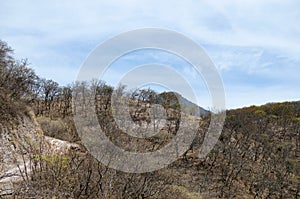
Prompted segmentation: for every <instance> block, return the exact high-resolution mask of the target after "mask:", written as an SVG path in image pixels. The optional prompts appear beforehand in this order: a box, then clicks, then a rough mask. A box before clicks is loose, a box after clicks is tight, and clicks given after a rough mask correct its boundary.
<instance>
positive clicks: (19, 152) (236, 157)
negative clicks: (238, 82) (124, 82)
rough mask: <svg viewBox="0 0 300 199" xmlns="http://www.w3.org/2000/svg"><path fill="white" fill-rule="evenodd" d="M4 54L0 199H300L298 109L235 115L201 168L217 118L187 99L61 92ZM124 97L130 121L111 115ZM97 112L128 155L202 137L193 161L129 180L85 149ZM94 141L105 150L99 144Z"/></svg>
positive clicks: (81, 87) (103, 90) (188, 156)
mask: <svg viewBox="0 0 300 199" xmlns="http://www.w3.org/2000/svg"><path fill="white" fill-rule="evenodd" d="M0 45H1V48H0V49H1V51H0V63H1V65H0V66H1V73H0V99H1V100H0V105H1V108H0V113H1V114H0V127H1V131H0V135H1V142H0V143H1V145H0V152H1V153H0V163H1V164H0V197H3V198H4V197H6V198H175V199H176V198H178V199H182V198H193V199H194V198H299V197H300V101H297V102H285V103H269V104H266V105H263V106H251V107H245V108H241V109H235V110H228V111H227V112H226V115H227V116H226V121H225V125H224V128H223V131H222V134H221V136H220V138H219V140H218V142H217V144H216V145H215V147H214V148H213V150H212V151H211V152H210V153H209V155H208V156H207V157H206V158H204V159H199V158H198V154H199V149H200V146H201V144H202V142H203V138H204V136H205V135H206V132H207V130H208V128H209V124H210V116H211V113H209V112H206V111H205V110H203V109H201V108H200V107H198V106H196V105H195V104H193V103H191V102H189V101H188V100H186V99H185V98H184V97H183V96H179V97H178V94H177V95H176V94H175V93H156V92H154V91H152V90H150V89H148V90H138V91H135V93H127V92H125V89H124V87H123V86H120V87H117V88H113V87H111V86H109V85H107V84H105V83H104V82H101V81H100V82H99V81H91V82H75V83H73V84H72V86H65V87H61V86H59V85H58V84H57V83H56V82H54V81H52V80H45V79H42V78H40V77H38V76H37V75H35V73H34V71H32V70H31V69H30V68H28V66H27V62H20V61H17V60H15V59H14V58H13V57H12V54H11V53H12V51H11V49H10V48H9V47H7V45H6V44H5V43H4V42H1V43H0ZM114 90H115V91H117V92H116V93H117V94H114V92H113V91H114ZM113 95H117V96H115V97H116V98H112V96H113ZM124 96H127V97H128V96H129V97H128V104H129V113H126V112H125V111H126V110H125V109H118V106H112V105H113V104H115V105H116V104H117V105H118V104H120V103H122V101H119V100H120V99H123V98H125V97H124ZM72 101H73V102H74V103H72ZM179 101H181V102H183V103H182V104H184V105H185V107H181V106H180V105H179V104H180V103H179ZM116 107H117V108H116ZM185 108H187V109H189V110H184V111H181V109H185ZM93 109H95V110H96V119H97V121H96V122H97V125H100V127H101V129H102V130H103V132H104V133H105V135H106V137H107V138H109V140H110V141H111V142H113V143H114V144H115V145H117V146H119V147H120V148H122V149H124V150H128V151H134V152H140V153H148V152H153V151H157V150H159V149H161V148H163V147H164V146H165V145H167V144H168V143H169V142H170V141H171V140H172V139H173V138H174V137H175V136H176V135H177V134H178V133H182V134H183V135H185V133H187V132H191V131H192V132H194V133H195V135H196V137H195V139H194V140H193V143H192V144H191V145H190V147H189V150H188V151H187V152H186V153H184V154H182V155H181V156H180V158H179V159H178V160H177V161H175V162H173V163H172V164H170V165H167V166H166V167H164V168H162V169H160V170H157V171H154V172H148V173H143V174H131V173H125V172H121V171H119V170H114V169H111V168H109V167H108V166H106V165H104V164H102V163H101V162H100V161H98V160H97V159H95V158H94V157H93V156H92V155H91V153H90V152H89V151H87V149H86V147H85V146H83V143H82V138H83V137H82V136H85V135H88V134H89V133H90V131H92V130H93V129H96V126H95V123H93V122H95V121H92V120H89V119H90V118H91V114H90V113H92V111H91V110H93ZM195 110H199V112H198V111H195ZM185 111H188V112H185ZM189 111H190V112H189ZM201 111H202V113H204V114H202V113H201ZM198 113H200V116H199V114H198ZM126 114H128V115H126ZM116 115H118V116H120V117H119V118H115V116H116ZM126 116H129V119H130V122H131V123H130V122H128V120H127V119H128V117H126ZM76 117H82V118H85V119H84V121H83V122H84V124H85V125H87V128H86V129H83V130H84V131H77V130H80V129H77V128H76V127H78V126H76V125H75V123H74V118H75V119H76ZM124 118H125V119H126V120H125V119H124ZM182 121H184V122H182ZM122 122H123V123H122ZM189 122H190V123H193V124H196V125H195V127H192V126H191V125H189ZM128 124H129V125H128ZM122 125H123V126H122ZM137 130H138V131H137ZM142 130H143V131H142ZM152 131H157V133H156V134H155V135H154V136H152V137H142V138H140V137H133V136H130V135H128V133H134V132H140V133H144V134H145V135H147V133H149V132H152ZM78 133H81V137H80V136H79V135H78ZM88 138H90V141H91V142H90V143H91V144H94V147H95V149H98V148H97V144H98V143H97V142H96V141H97V139H99V138H98V137H96V136H94V137H88ZM176 152H177V151H176ZM111 158H112V159H113V158H114V157H111Z"/></svg>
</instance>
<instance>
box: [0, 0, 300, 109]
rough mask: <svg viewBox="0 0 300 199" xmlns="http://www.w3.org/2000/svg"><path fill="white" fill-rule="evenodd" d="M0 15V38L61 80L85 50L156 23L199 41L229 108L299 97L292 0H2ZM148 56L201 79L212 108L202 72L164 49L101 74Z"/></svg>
mask: <svg viewBox="0 0 300 199" xmlns="http://www.w3.org/2000/svg"><path fill="white" fill-rule="evenodd" d="M0 19H1V20H0V39H2V40H4V41H6V42H7V43H8V44H9V45H10V46H12V47H13V48H14V49H15V55H16V56H17V57H18V58H28V59H29V61H30V63H31V64H32V65H31V67H32V68H34V69H35V71H36V72H37V74H39V75H40V76H42V77H46V78H51V79H53V80H55V81H57V82H59V83H60V84H67V83H69V82H72V81H74V80H75V79H76V76H77V73H78V71H79V68H80V66H81V65H82V64H83V62H84V61H85V59H86V58H87V57H88V55H89V53H90V52H91V51H92V50H93V49H94V48H95V47H96V46H98V45H99V44H101V43H102V42H104V41H105V40H107V39H109V38H111V37H113V36H114V35H117V34H119V33H121V32H125V31H130V30H132V29H137V28H146V27H157V28H166V29H170V30H175V31H178V32H180V33H182V34H184V35H186V36H188V37H189V38H191V39H193V40H194V41H196V42H197V43H198V44H199V45H201V46H203V48H204V49H205V51H206V52H207V54H208V55H209V56H210V57H211V59H212V60H213V62H214V63H215V65H216V67H217V68H218V70H219V73H220V75H221V77H222V79H223V82H224V88H225V92H226V104H227V107H228V108H236V107H243V106H248V105H251V104H256V105H259V104H264V103H267V102H277V101H291V100H299V99H300V92H299V91H300V77H299V69H300V45H299V44H300V23H299V22H298V21H299V19H300V1H297V0H294V1H292V0H287V1H279V0H272V1H271V0H266V1H258V0H244V1H237V0H232V1H214V0H207V1H198V0H197V1H196V0H195V1H192V0H186V1H178V2H176V1H168V0H166V1H156V0H128V1H119V0H110V1H101V0H98V1H77V0H69V1H58V0H52V1H37V0H24V1H17V0H10V1H2V2H1V3H0ZM122 60H123V61H122ZM153 60H156V61H160V62H162V63H163V64H169V65H172V66H174V67H175V68H176V69H178V70H179V71H180V72H182V74H184V75H185V76H186V77H187V78H189V79H190V80H191V81H192V82H194V85H198V87H197V88H198V91H197V93H196V95H197V98H198V103H199V104H200V105H201V106H203V107H205V108H207V107H210V106H211V104H210V98H209V94H208V92H207V91H206V90H205V86H204V83H203V80H202V79H201V77H198V76H197V75H196V76H195V75H194V73H193V69H192V68H191V66H188V64H187V63H183V62H182V60H181V61H180V60H178V59H177V58H175V57H174V56H173V55H170V54H166V53H164V52H149V51H145V52H140V53H135V54H134V53H133V54H131V55H128V57H124V58H123V59H121V60H119V62H116V63H115V65H114V66H112V69H111V72H110V73H109V74H107V77H106V78H107V79H106V80H107V81H111V82H112V83H113V81H114V80H115V78H116V77H118V76H120V74H121V73H122V70H123V69H124V67H123V66H125V65H126V64H127V65H128V64H129V65H130V64H131V65H130V66H132V64H141V63H142V62H145V63H148V62H149V61H152V62H153ZM122 67H123V68H122ZM121 68H122V69H121ZM199 78H200V79H199ZM192 84H193V83H192Z"/></svg>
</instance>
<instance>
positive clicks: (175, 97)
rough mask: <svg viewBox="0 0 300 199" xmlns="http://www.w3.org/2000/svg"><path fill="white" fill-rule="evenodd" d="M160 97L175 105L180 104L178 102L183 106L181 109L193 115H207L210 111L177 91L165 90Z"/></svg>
mask: <svg viewBox="0 0 300 199" xmlns="http://www.w3.org/2000/svg"><path fill="white" fill-rule="evenodd" d="M159 97H160V98H161V99H160V101H161V100H162V99H164V100H168V101H169V103H173V105H176V104H177V105H178V103H179V104H180V106H181V110H182V111H183V112H184V113H186V114H188V115H192V116H196V117H199V116H201V115H206V114H208V113H209V111H208V110H205V109H204V108H202V107H200V106H198V105H197V104H195V103H193V102H191V101H189V100H188V99H186V98H185V97H183V96H182V95H181V94H179V93H176V92H163V93H160V94H159Z"/></svg>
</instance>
